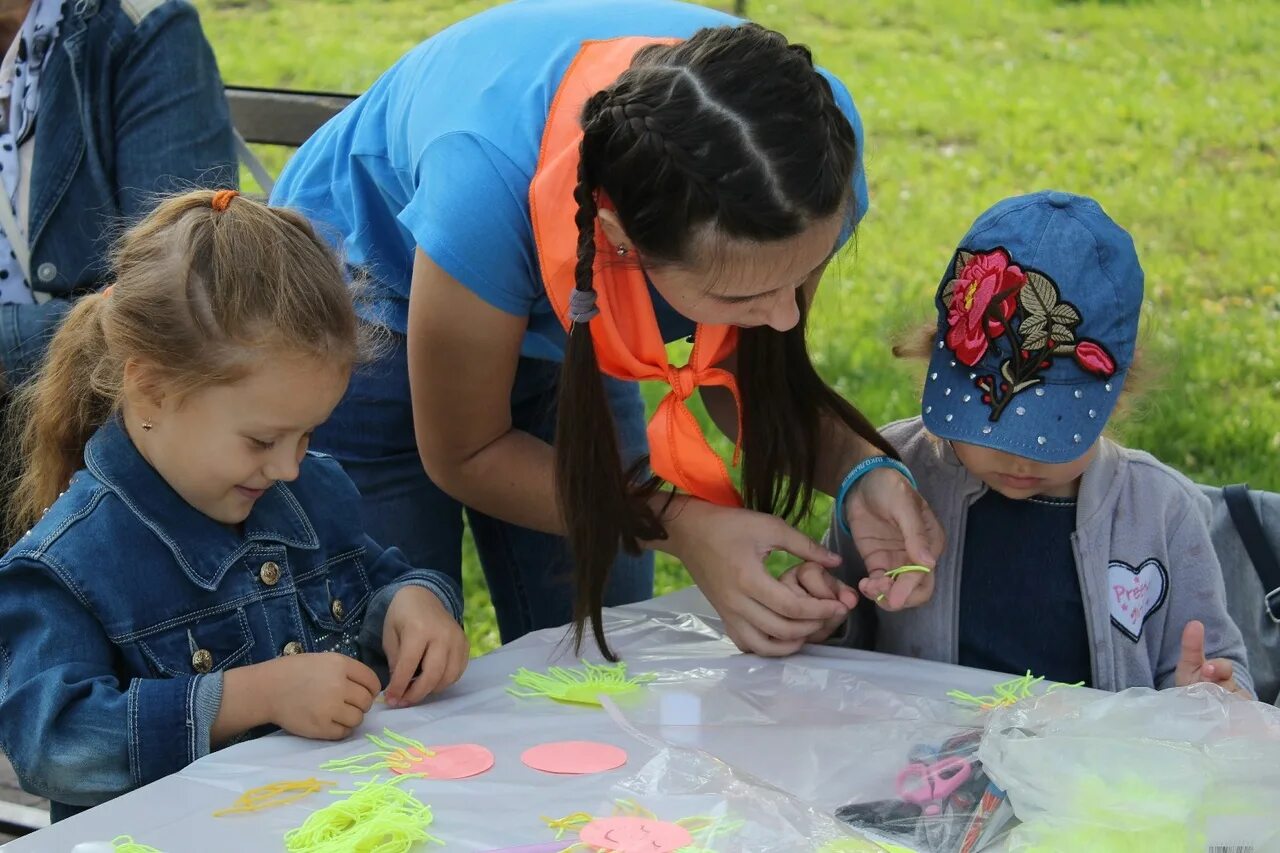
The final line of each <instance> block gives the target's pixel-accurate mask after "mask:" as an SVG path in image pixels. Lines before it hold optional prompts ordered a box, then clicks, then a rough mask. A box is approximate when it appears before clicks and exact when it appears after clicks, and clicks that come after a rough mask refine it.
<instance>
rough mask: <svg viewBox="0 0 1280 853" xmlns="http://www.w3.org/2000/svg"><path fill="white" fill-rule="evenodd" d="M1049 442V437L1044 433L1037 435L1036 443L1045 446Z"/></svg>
mask: <svg viewBox="0 0 1280 853" xmlns="http://www.w3.org/2000/svg"><path fill="white" fill-rule="evenodd" d="M1048 443H1049V439H1047V438H1045V437H1044V436H1043V435H1038V436H1036V444H1038V445H1040V446H1041V447H1044V446H1045V445H1046V444H1048Z"/></svg>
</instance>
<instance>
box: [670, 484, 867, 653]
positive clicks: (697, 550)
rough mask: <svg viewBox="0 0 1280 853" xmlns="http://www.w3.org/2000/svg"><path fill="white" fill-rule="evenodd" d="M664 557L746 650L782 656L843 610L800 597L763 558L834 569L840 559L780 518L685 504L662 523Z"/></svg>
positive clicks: (832, 602) (834, 604) (832, 603)
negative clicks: (680, 567) (782, 556)
mask: <svg viewBox="0 0 1280 853" xmlns="http://www.w3.org/2000/svg"><path fill="white" fill-rule="evenodd" d="M667 530H668V533H669V535H670V539H669V540H668V543H667V544H668V546H669V548H670V553H671V554H672V555H673V556H675V557H676V558H678V559H679V560H680V561H681V562H683V563H684V565H685V567H686V568H688V570H689V574H691V575H693V579H694V581H695V582H697V584H698V587H699V588H700V589H701V590H702V592H703V593H704V594H705V595H706V596H707V600H708V601H710V602H711V605H712V606H713V607H715V609H716V612H717V613H719V614H720V618H721V619H723V620H724V627H725V633H726V634H728V636H729V639H731V640H733V642H734V644H735V645H736V646H737V647H738V648H740V649H742V650H743V651H744V652H754V653H755V654H758V655H767V656H773V657H781V656H783V655H789V654H793V653H795V652H796V651H798V650H799V649H800V647H801V646H803V645H804V643H805V640H806V639H807V638H808V637H810V636H813V635H815V634H817V633H819V632H820V631H821V630H822V628H823V626H824V625H826V624H827V623H828V622H830V621H832V620H835V619H837V618H838V619H843V618H844V617H845V615H846V614H847V613H848V612H849V608H848V606H847V605H846V604H844V603H843V602H841V601H840V600H839V599H819V598H813V597H812V596H808V595H806V596H800V595H797V594H796V593H795V591H794V590H793V589H789V588H788V587H787V585H785V584H783V583H781V582H780V581H777V580H775V579H774V578H773V577H772V576H771V575H770V574H769V572H768V570H766V569H765V566H764V561H765V558H766V557H768V556H769V554H771V553H772V552H774V551H785V552H786V553H788V554H791V555H792V556H794V557H797V558H799V559H801V560H811V561H813V562H815V563H818V564H819V565H822V566H826V567H829V568H835V567H836V566H838V565H840V557H839V556H837V555H836V554H833V553H831V552H830V551H828V550H827V549H826V548H823V547H822V546H821V545H819V544H817V543H816V542H814V541H813V540H812V539H810V538H809V537H808V536H805V535H804V534H803V533H801V532H799V531H798V530H796V529H794V528H793V527H791V525H789V524H787V523H786V522H785V521H783V520H782V519H780V518H776V517H775V516H772V515H766V514H764V513H759V512H753V511H751V510H747V509H738V508H734V507H722V506H716V505H714V504H710V503H707V502H706V501H700V500H696V499H689V500H687V501H686V502H685V503H684V504H683V507H682V508H681V509H680V510H679V512H678V513H677V514H676V515H675V516H674V517H671V518H670V519H669V520H668V522H667Z"/></svg>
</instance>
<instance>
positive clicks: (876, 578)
mask: <svg viewBox="0 0 1280 853" xmlns="http://www.w3.org/2000/svg"><path fill="white" fill-rule="evenodd" d="M892 588H893V579H892V578H887V577H885V576H884V572H872V573H871V576H870V577H865V578H863V579H862V580H860V581H858V591H859V592H861V593H862V595H863V597H865V598H869V599H871V600H872V601H874V602H875V603H876V604H877V605H879V606H881V607H883V606H884V603H885V600H886V599H887V598H888V597H889V590H890V589H892Z"/></svg>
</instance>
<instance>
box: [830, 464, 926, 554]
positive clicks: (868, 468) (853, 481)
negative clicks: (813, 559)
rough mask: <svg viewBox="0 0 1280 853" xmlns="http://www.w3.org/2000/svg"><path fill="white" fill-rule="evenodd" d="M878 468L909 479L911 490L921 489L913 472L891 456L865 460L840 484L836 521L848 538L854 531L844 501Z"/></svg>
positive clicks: (855, 466)
mask: <svg viewBox="0 0 1280 853" xmlns="http://www.w3.org/2000/svg"><path fill="white" fill-rule="evenodd" d="M877 468H892V469H893V470H895V471H897V472H898V473H899V474H901V475H902V476H904V477H906V478H907V482H908V483H910V484H911V488H913V489H916V490H917V491H919V489H920V487H919V486H917V485H916V478H915V477H913V476H911V470H910V469H909V468H907V466H906V465H903V464H902V463H901V462H899V461H898V460H897V459H894V458H893V457H891V456H872V457H871V458H870V459H863V460H862V461H861V462H859V463H858V464H857V465H854V466H853V470H852V471H850V472H849V473H848V474H847V475H846V476H845V478H844V482H843V483H841V484H840V491H839V492H838V493H837V494H836V521H837V522H838V523H839V525H840V529H841V530H843V531H844V534H845V535H846V536H852V535H853V531H851V530H850V529H849V522H848V521H847V520H845V517H844V499H845V498H847V497H849V491H850V490H851V489H852V488H853V487H854V486H855V485H857V483H858V481H859V480H861V479H862V478H863V477H865V476H866V475H867V474H869V473H871V472H872V471H874V470H876V469H877Z"/></svg>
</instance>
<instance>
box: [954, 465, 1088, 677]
mask: <svg viewBox="0 0 1280 853" xmlns="http://www.w3.org/2000/svg"><path fill="white" fill-rule="evenodd" d="M1075 530H1076V502H1075V501H1074V500H1066V499H1061V498H1046V497H1034V498H1028V499H1026V500H1013V499H1011V498H1007V497H1005V496H1004V495H1002V494H1000V493H999V492H997V491H995V490H994V489H992V490H990V491H988V492H987V493H986V494H985V495H983V496H982V497H981V498H979V499H978V500H977V501H976V502H975V503H974V505H973V506H972V507H971V508H970V510H969V518H968V522H967V524H966V526H965V534H964V562H963V564H962V565H963V567H964V568H963V571H962V572H961V575H960V660H959V663H960V664H961V665H962V666H973V667H978V668H980V669H990V670H994V671H996V672H1010V673H1014V674H1019V673H1023V672H1026V671H1027V670H1028V669H1030V670H1031V673H1032V674H1033V675H1043V676H1045V677H1046V678H1048V679H1050V680H1051V681H1061V682H1064V683H1066V684H1074V683H1075V682H1077V681H1083V682H1084V683H1085V684H1086V685H1088V684H1092V683H1093V666H1092V661H1093V656H1092V655H1091V654H1090V647H1089V628H1088V626H1087V624H1086V622H1085V614H1084V598H1083V596H1082V595H1081V592H1080V578H1079V575H1078V573H1077V572H1076V558H1075V551H1074V550H1073V548H1072V544H1071V537H1072V536H1073V534H1074V533H1075Z"/></svg>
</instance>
